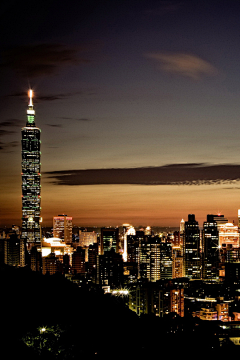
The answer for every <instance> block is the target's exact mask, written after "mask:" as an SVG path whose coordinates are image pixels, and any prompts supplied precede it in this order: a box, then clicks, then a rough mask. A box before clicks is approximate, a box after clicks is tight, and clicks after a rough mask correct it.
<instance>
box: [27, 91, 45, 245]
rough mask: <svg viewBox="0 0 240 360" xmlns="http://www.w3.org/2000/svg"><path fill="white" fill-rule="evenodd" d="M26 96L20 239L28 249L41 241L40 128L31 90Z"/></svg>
mask: <svg viewBox="0 0 240 360" xmlns="http://www.w3.org/2000/svg"><path fill="white" fill-rule="evenodd" d="M28 96H29V105H28V109H27V123H26V126H25V127H23V128H22V239H23V241H24V242H25V243H26V244H27V248H28V250H30V249H31V248H32V247H33V246H36V245H40V241H41V236H40V214H41V207H40V205H41V185H40V180H41V174H40V171H41V163H40V156H41V152H40V144H41V141H40V133H41V130H40V129H39V128H38V127H36V126H35V110H34V109H33V101H32V98H33V91H32V90H29V92H28Z"/></svg>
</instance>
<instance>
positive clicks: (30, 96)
mask: <svg viewBox="0 0 240 360" xmlns="http://www.w3.org/2000/svg"><path fill="white" fill-rule="evenodd" d="M28 96H29V106H33V103H32V98H33V91H32V90H31V89H30V90H29V92H28Z"/></svg>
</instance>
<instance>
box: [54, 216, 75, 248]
mask: <svg viewBox="0 0 240 360" xmlns="http://www.w3.org/2000/svg"><path fill="white" fill-rule="evenodd" d="M53 237H56V238H59V239H62V240H64V242H65V243H66V244H69V243H71V242H72V217H71V216H67V215H58V216H54V218H53Z"/></svg>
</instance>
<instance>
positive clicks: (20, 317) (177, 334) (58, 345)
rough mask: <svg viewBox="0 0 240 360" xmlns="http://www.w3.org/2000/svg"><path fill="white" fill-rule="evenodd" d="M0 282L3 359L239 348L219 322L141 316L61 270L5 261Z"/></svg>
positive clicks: (218, 350)
mask: <svg viewBox="0 0 240 360" xmlns="http://www.w3.org/2000/svg"><path fill="white" fill-rule="evenodd" d="M0 287H1V288H0V289H1V298H0V304H1V312H2V314H1V315H2V316H1V353H2V358H3V359H4V358H6V359H12V358H16V357H23V358H24V359H33V358H34V359H41V358H42V359H43V358H44V359H45V360H47V359H79V358H81V356H82V357H84V358H85V356H91V355H103V356H115V357H116V356H117V357H118V356H127V357H128V358H131V357H136V356H139V355H144V356H148V357H149V356H151V355H152V356H159V357H160V356H162V355H163V353H165V352H166V351H167V353H169V354H171V355H172V356H175V355H179V354H180V353H182V351H187V352H188V353H189V351H190V352H192V351H193V352H194V353H195V354H198V353H206V352H207V353H208V354H211V353H212V354H215V355H216V354H218V353H219V352H220V351H221V353H223V352H224V351H229V348H231V354H232V353H233V352H234V351H236V350H237V348H238V347H237V346H234V345H232V343H231V342H230V341H225V344H224V346H222V347H221V348H220V347H219V341H218V336H217V333H216V332H217V327H216V325H215V324H214V322H206V321H201V320H199V319H197V318H192V317H189V318H180V317H179V316H177V315H176V314H168V315H166V316H165V317H164V318H157V317H155V316H148V315H144V316H142V317H140V318H139V317H138V316H137V315H136V314H135V313H133V312H131V311H130V310H129V309H128V308H127V307H126V306H125V305H124V302H122V301H121V299H120V298H119V299H118V298H114V297H113V296H110V295H104V294H103V293H102V291H101V290H100V289H98V288H92V289H89V288H79V287H78V286H77V285H76V284H74V283H71V282H70V281H68V280H66V279H65V278H64V277H63V276H61V275H53V276H47V275H45V276H43V275H41V274H39V273H35V272H32V271H30V270H29V269H26V268H14V267H8V266H2V267H1V269H0ZM3 354H5V355H3ZM192 355H193V353H192ZM4 356H5V357H4Z"/></svg>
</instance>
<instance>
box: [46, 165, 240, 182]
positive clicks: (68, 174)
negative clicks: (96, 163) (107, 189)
mask: <svg viewBox="0 0 240 360" xmlns="http://www.w3.org/2000/svg"><path fill="white" fill-rule="evenodd" d="M46 175H48V176H49V178H50V179H55V180H54V183H55V184H57V185H97V184H139V185H201V184H217V183H224V182H225V183H226V182H231V181H234V180H238V179H240V165H232V164H230V165H224V164H223V165H208V164H172V165H165V166H159V167H142V168H130V169H90V170H66V171H52V172H47V173H46Z"/></svg>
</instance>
